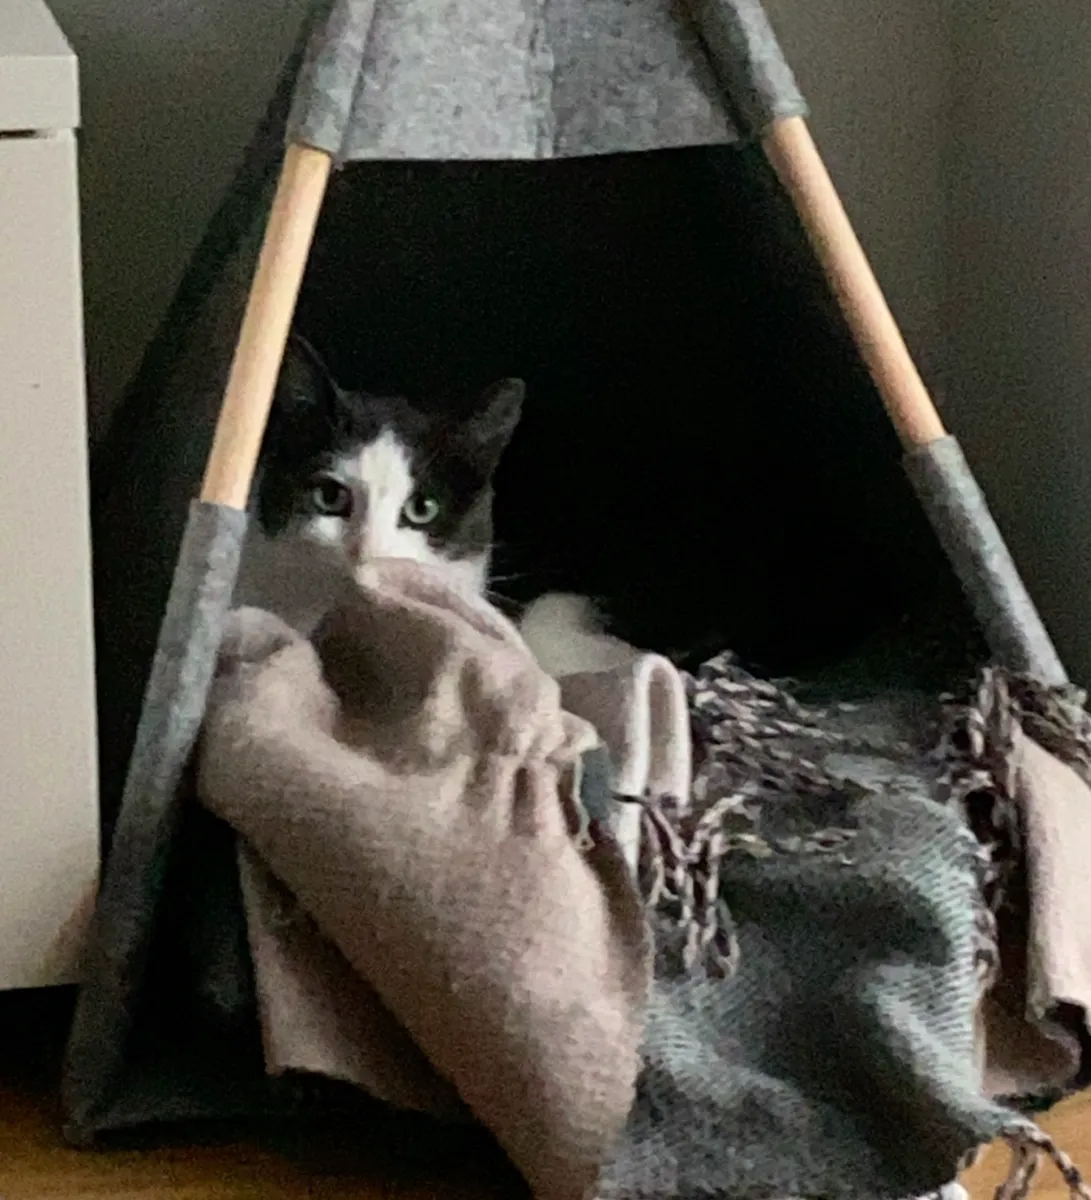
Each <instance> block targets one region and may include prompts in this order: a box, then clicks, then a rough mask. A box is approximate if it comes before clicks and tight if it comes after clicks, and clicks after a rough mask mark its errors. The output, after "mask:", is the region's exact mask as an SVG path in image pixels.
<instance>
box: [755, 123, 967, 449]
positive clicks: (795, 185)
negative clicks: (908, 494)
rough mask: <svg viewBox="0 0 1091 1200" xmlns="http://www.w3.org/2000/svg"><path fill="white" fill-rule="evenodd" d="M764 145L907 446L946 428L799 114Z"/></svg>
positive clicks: (924, 442) (940, 434)
mask: <svg viewBox="0 0 1091 1200" xmlns="http://www.w3.org/2000/svg"><path fill="white" fill-rule="evenodd" d="M764 147H765V153H766V155H767V156H768V158H769V161H770V163H772V165H773V169H774V170H775V171H776V173H777V175H778V176H779V178H780V181H781V183H782V184H783V185H784V188H785V189H786V191H787V192H788V194H789V195H790V196H791V198H792V200H793V202H794V203H795V206H796V210H797V211H798V213H799V215H800V218H801V220H802V221H803V225H804V228H805V229H806V231H807V234H808V236H809V237H810V239H811V243H812V245H813V246H814V248H815V252H816V253H817V255H818V257H819V260H820V261H821V263H822V266H823V268H824V270H825V272H826V275H827V277H828V278H829V280H830V283H831V285H832V287H833V290H834V292H835V293H836V295H837V298H838V301H839V302H840V304H841V308H842V310H843V312H844V314H845V319H846V320H847V322H848V325H849V328H850V330H851V331H852V335H853V337H854V338H855V340H856V344H857V346H858V347H859V350H860V353H861V355H862V357H863V359H864V362H865V363H866V364H867V367H868V370H869V371H870V372H871V377H872V379H873V380H874V382H875V386H876V388H877V389H878V391H879V395H880V396H881V398H882V401H883V404H884V405H886V409H887V412H888V413H889V414H890V419H891V420H892V421H893V423H894V427H895V429H896V430H897V431H898V436H899V437H900V438H901V440H902V442H903V444H904V445H905V447H906V449H912V448H914V447H917V446H926V445H928V444H929V443H931V442H934V441H936V440H937V439H938V438H941V437H944V436H945V434H946V430H945V429H944V427H943V422H942V421H941V420H940V416H939V413H938V412H936V408H935V405H934V404H933V403H932V398H931V397H930V396H929V394H928V389H927V388H926V387H925V386H924V381H923V380H922V379H921V377H920V373H919V372H918V370H917V368H916V365H915V364H914V362H913V358H912V356H911V355H910V353H909V349H908V347H907V346H906V344H905V340H904V338H903V337H902V335H901V331H900V330H899V329H898V324H897V322H896V321H895V320H894V315H893V313H891V311H890V307H889V306H888V304H887V302H886V299H885V297H884V296H883V293H882V289H881V288H880V287H879V283H878V280H877V279H876V278H875V274H874V272H873V271H872V269H871V266H870V264H869V263H868V260H867V256H866V255H865V254H864V250H863V247H862V246H861V245H860V242H859V239H858V238H857V237H856V233H855V231H854V230H853V228H852V223H851V222H850V221H849V218H848V214H847V213H846V212H845V208H844V205H843V204H842V203H841V198H840V197H839V196H838V194H837V189H836V188H835V187H834V185H833V181H832V180H831V179H830V176H829V172H828V171H827V170H826V166H825V164H824V163H823V161H822V157H821V155H820V154H819V152H818V148H817V147H816V146H815V144H814V139H813V138H812V137H811V133H810V130H809V129H808V128H807V124H806V122H805V121H804V120H803V118H802V117H790V118H788V119H786V120H783V121H778V122H777V123H776V124H775V125H774V126H773V128H772V130H771V131H770V132H769V134H768V135H767V136H766V138H765V141H764Z"/></svg>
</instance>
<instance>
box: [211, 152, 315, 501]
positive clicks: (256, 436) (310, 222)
mask: <svg viewBox="0 0 1091 1200" xmlns="http://www.w3.org/2000/svg"><path fill="white" fill-rule="evenodd" d="M331 166H332V160H331V159H330V156H329V155H328V154H325V153H324V152H323V151H321V150H314V149H312V148H311V147H310V146H295V145H293V146H289V147H288V150H287V152H286V154H285V156H284V166H283V168H282V170H281V174H280V182H279V183H278V185H277V191H276V196H275V197H274V199H273V206H272V210H271V212H270V215H269V224H268V227H267V228H266V231H265V241H264V242H263V244H262V248H261V254H260V256H259V258H258V266H257V270H256V271H255V272H254V282H253V284H252V286H251V289H250V298H249V300H248V301H247V305H246V313H245V315H244V317H243V321H242V329H241V330H240V332H239V341H238V345H237V346H236V348H235V357H234V359H233V360H232V363H231V373H230V375H229V376H228V381H227V388H226V390H225V392H224V400H223V407H222V408H221V410H220V419H219V421H218V422H217V425H216V433H215V437H214V438H213V442H212V450H211V452H210V454H209V458H208V465H207V467H206V468H205V476H204V481H203V483H202V485H201V499H202V500H204V501H205V502H207V503H210V504H223V505H226V506H228V507H231V508H237V509H244V508H245V507H246V503H247V499H248V497H249V494H250V485H251V482H252V481H253V478H254V470H255V468H256V466H257V461H258V454H259V452H260V450H261V440H262V437H263V436H264V434H265V425H266V422H267V420H268V418H269V408H270V405H271V404H272V400H273V393H274V391H275V389H276V384H277V377H278V375H279V374H280V365H281V361H282V359H283V357H284V347H285V345H286V344H287V341H288V333H289V330H290V328H291V323H292V316H293V314H294V312H295V306H296V301H297V299H298V298H299V289H300V285H301V284H302V282H303V272H304V270H305V269H306V266H307V257H308V255H309V254H310V250H311V242H312V241H313V239H314V231H315V226H316V225H317V222H318V214H319V212H320V210H321V208H322V201H323V198H324V197H325V194H326V185H327V183H328V182H329V176H330V168H331Z"/></svg>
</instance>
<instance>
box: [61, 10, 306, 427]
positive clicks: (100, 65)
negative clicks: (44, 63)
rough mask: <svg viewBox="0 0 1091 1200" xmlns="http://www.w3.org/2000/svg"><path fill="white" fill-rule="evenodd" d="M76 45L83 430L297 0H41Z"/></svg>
mask: <svg viewBox="0 0 1091 1200" xmlns="http://www.w3.org/2000/svg"><path fill="white" fill-rule="evenodd" d="M49 3H50V7H51V8H52V10H53V13H54V15H55V16H56V18H57V20H58V22H59V23H60V25H61V27H62V28H63V29H64V31H65V34H66V35H67V36H68V38H69V40H70V41H71V42H72V44H73V46H74V48H75V50H76V52H77V54H78V55H79V57H80V69H81V76H82V93H83V134H82V153H81V175H82V185H81V186H82V196H83V241H84V264H85V290H86V294H87V342H88V376H89V387H90V409H91V411H90V424H91V437H92V440H93V441H98V440H99V439H100V438H101V436H102V433H103V432H104V430H105V426H106V422H107V421H108V419H109V416H110V413H111V411H112V408H113V405H114V404H115V403H116V401H117V398H118V396H119V394H120V392H121V390H122V388H123V387H124V386H125V384H126V383H127V382H128V380H129V378H130V376H131V375H132V373H133V371H134V370H135V368H136V366H137V365H138V362H139V358H140V354H141V352H142V351H143V348H144V346H145V344H146V343H147V342H148V340H149V339H150V338H151V336H152V335H153V334H154V332H155V330H156V327H157V324H158V322H159V320H160V318H161V316H162V314H163V312H164V310H165V308H166V306H167V304H168V303H169V302H170V299H171V297H172V295H173V294H174V290H175V288H176V287H177V285H178V281H179V279H180V277H181V275H182V272H183V271H184V269H185V266H186V264H187V262H188V259H189V256H190V254H191V253H192V251H193V247H194V246H195V245H196V243H197V240H198V239H199V237H200V236H201V234H202V232H203V231H204V227H205V224H206V222H207V221H208V218H209V215H210V214H211V212H212V211H213V209H214V208H215V206H216V204H217V203H218V202H219V199H220V197H221V195H222V194H223V192H224V189H225V188H226V187H227V185H228V184H229V182H230V180H231V177H232V174H233V172H234V171H235V169H236V167H237V165H238V159H239V156H240V155H241V153H242V151H243V149H244V148H245V146H246V144H247V143H248V141H249V139H250V137H251V135H252V133H253V130H254V126H255V124H256V123H257V121H258V120H259V118H260V117H261V114H262V113H263V111H264V109H265V106H266V104H267V103H268V100H269V96H270V94H271V92H272V90H273V87H274V83H275V80H276V77H277V73H278V72H279V70H280V68H281V65H282V63H283V61H284V59H285V57H286V56H287V54H288V53H289V50H290V48H291V46H292V43H293V42H294V40H295V38H296V36H297V34H298V31H299V27H300V22H301V20H302V17H303V14H304V13H305V11H306V9H307V7H308V0H94V2H93V3H88V2H87V0H49Z"/></svg>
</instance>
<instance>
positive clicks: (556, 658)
mask: <svg viewBox="0 0 1091 1200" xmlns="http://www.w3.org/2000/svg"><path fill="white" fill-rule="evenodd" d="M519 632H520V633H521V634H522V635H523V640H524V641H525V642H526V644H527V645H528V646H529V647H530V651H531V653H532V654H533V655H534V657H535V658H536V659H537V661H538V665H539V666H540V667H541V668H542V670H543V671H545V672H546V673H547V674H549V675H552V676H553V678H554V679H559V678H560V677H561V676H563V675H576V674H579V673H580V672H582V671H611V670H613V669H614V668H616V667H621V666H625V665H626V664H627V663H630V662H632V661H633V659H634V658H636V657H638V651H637V650H635V649H634V648H633V647H632V646H630V645H629V643H628V642H623V641H622V640H621V639H620V638H615V637H611V636H610V635H609V634H608V633H604V632H603V629H602V623H601V621H600V620H599V619H598V616H597V615H596V613H595V608H594V605H593V604H592V603H591V601H590V600H588V598H587V597H586V596H576V595H572V594H569V593H565V592H548V593H547V594H546V595H544V596H540V597H539V598H538V599H537V600H535V601H534V602H533V603H532V604H531V605H529V606H528V607H527V610H526V612H524V614H523V619H522V620H521V621H520V622H519Z"/></svg>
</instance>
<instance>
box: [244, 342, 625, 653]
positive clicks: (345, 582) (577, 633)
mask: <svg viewBox="0 0 1091 1200" xmlns="http://www.w3.org/2000/svg"><path fill="white" fill-rule="evenodd" d="M524 393H525V388H524V385H523V383H522V382H521V381H520V380H517V379H503V380H500V381H499V382H497V383H494V384H493V385H492V386H491V387H489V388H487V389H486V390H485V391H483V392H482V393H481V394H480V395H478V396H477V397H475V398H474V399H473V400H472V401H471V402H470V403H469V404H466V405H464V406H463V407H462V408H461V410H459V411H456V412H454V413H447V412H445V413H429V412H425V411H423V410H422V409H420V408H418V407H416V406H414V405H413V404H412V403H410V402H409V401H408V400H406V399H404V398H403V397H397V396H393V397H392V396H373V395H369V394H367V393H362V392H348V391H345V390H343V389H342V388H340V387H339V386H338V384H337V383H336V381H335V380H334V379H333V378H332V376H331V375H330V373H329V371H328V370H327V369H326V367H325V365H324V364H323V363H322V361H321V359H320V358H319V357H318V355H317V354H316V353H315V351H314V350H313V349H312V348H311V347H310V346H308V345H307V343H305V342H304V341H302V340H301V339H298V338H293V339H292V340H291V342H290V343H289V346H288V349H287V352H286V355H285V360H284V366H283V368H282V371H281V376H280V382H279V385H278V389H277V395H276V399H275V402H274V406H273V411H272V413H271V415H270V422H269V428H268V430H267V432H266V436H265V441H264V443H263V446H262V454H261V461H260V466H259V472H258V478H257V480H256V484H255V490H254V496H253V500H252V520H251V527H250V533H249V534H248V537H247V543H246V546H245V548H244V552H243V559H242V563H241V566H240V572H239V580H238V583H237V585H236V589H235V603H236V604H238V605H253V606H256V607H259V608H264V609H266V610H267V611H270V612H273V613H275V614H276V615H277V616H279V617H281V618H282V619H283V620H285V621H287V622H288V623H289V624H290V625H292V626H293V627H294V628H296V629H298V630H299V631H300V632H302V633H310V632H311V631H312V630H313V629H314V627H315V626H316V625H317V623H318V622H319V621H320V620H321V618H322V616H323V615H324V614H325V613H326V612H327V611H328V610H329V609H330V608H331V607H332V606H333V605H334V604H335V603H337V601H338V599H339V598H340V596H342V595H343V594H344V593H345V591H346V589H348V588H351V587H352V586H354V584H355V583H356V581H357V580H358V579H359V578H360V576H361V573H362V572H363V571H365V570H366V567H367V565H368V563H369V562H371V561H373V560H374V559H377V558H406V559H412V560H414V561H416V562H421V563H428V564H431V565H433V566H435V567H437V568H439V569H440V570H442V571H443V573H444V574H445V576H446V577H447V578H448V579H449V580H450V581H451V582H452V583H454V584H455V585H456V586H458V587H461V588H465V589H467V590H469V591H471V592H474V593H477V594H485V593H486V591H487V590H488V584H489V560H490V552H491V549H492V540H493V522H492V508H493V476H494V474H495V472H496V468H497V466H498V465H499V463H500V459H501V456H502V455H503V453H504V450H505V449H506V448H507V446H508V443H509V441H510V440H511V436H512V434H513V433H514V431H515V428H516V426H517V424H518V422H519V418H520V415H521V412H522V406H523V399H524ZM521 629H522V632H523V636H524V638H525V639H526V641H527V643H528V645H529V646H530V648H531V650H532V652H533V653H534V654H535V656H536V657H537V658H538V661H539V662H540V663H541V665H542V666H543V668H544V669H545V670H547V671H549V672H550V673H551V674H554V675H562V674H568V673H570V672H572V671H578V670H592V669H604V668H607V667H610V666H613V665H616V664H617V663H620V662H623V661H625V659H626V658H627V657H628V656H630V655H631V653H632V651H631V649H630V648H629V647H628V646H627V645H626V644H625V643H623V642H621V641H618V640H617V639H614V638H611V637H609V636H607V635H606V634H605V633H604V632H603V631H602V629H601V627H600V625H599V622H598V620H597V618H596V616H595V613H594V608H593V606H592V605H591V603H590V602H589V601H588V600H587V599H586V598H584V597H581V596H575V595H567V594H566V595H561V594H549V595H544V596H540V597H538V598H537V599H536V600H534V601H533V602H532V603H531V604H530V605H529V606H528V607H527V608H526V610H525V612H524V613H523V617H522V621H521Z"/></svg>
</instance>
